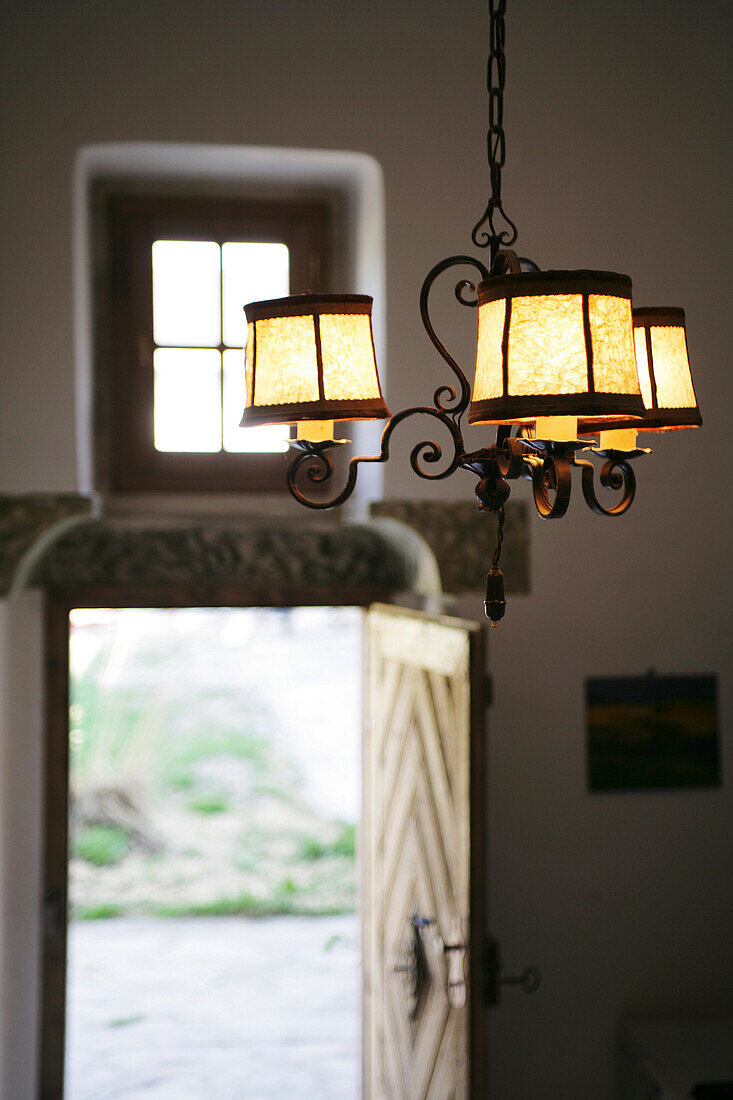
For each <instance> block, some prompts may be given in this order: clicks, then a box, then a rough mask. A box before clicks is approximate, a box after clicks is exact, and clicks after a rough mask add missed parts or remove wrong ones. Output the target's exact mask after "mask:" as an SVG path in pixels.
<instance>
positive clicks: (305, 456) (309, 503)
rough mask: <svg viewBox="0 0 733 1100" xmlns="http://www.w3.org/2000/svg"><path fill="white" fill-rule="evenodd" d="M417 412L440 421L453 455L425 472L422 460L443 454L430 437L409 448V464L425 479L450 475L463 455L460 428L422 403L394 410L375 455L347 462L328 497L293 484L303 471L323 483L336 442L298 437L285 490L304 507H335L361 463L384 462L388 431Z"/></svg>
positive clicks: (351, 486)
mask: <svg viewBox="0 0 733 1100" xmlns="http://www.w3.org/2000/svg"><path fill="white" fill-rule="evenodd" d="M420 415H422V416H432V417H433V418H434V419H435V420H439V421H440V423H441V424H443V425H445V427H446V428H447V429H448V431H449V433H450V436H451V440H452V443H453V456H452V457H451V459H450V462H449V463H448V465H447V466H446V467H445V469H444V470H440V471H439V472H438V473H434V474H433V473H429V472H428V471H427V470H426V469H425V468H424V467H423V465H422V463H423V462H428V463H436V462H439V461H440V460H441V458H442V457H443V448H442V447H441V446H440V444H439V443H436V442H435V441H434V440H432V439H424V440H421V441H420V442H419V443H416V444H415V446H414V447H413V448H412V450H411V452H410V465H411V467H412V469H413V470H414V472H415V473H416V474H417V475H418V477H422V478H425V479H426V480H428V481H440V480H442V479H443V478H445V477H450V475H451V474H452V473H453V472H454V470H457V469H458V467H459V466H460V465H461V460H462V458H463V437H462V436H461V430H460V428H459V427H458V425H457V424H456V423H455V422H454V421H453V420H452V419H451V417H450V416H449V415H448V414H447V413H445V412H444V411H443V410H442V409H434V408H431V407H430V406H429V405H422V406H416V407H415V408H411V409H403V410H402V412H399V413H395V415H394V416H393V417H392V418H391V419H390V420H388V421H387V423H386V425H385V428H384V431H383V432H382V442H381V448H380V451H379V454H377V455H355V456H354V457H353V458H352V459H351V460H350V461H349V467H348V474H347V477H346V482H345V483H344V486H343V488H342V489H341V492H340V493H338V494H337V495H336V496H335V497H332V498H330V499H329V500H313V499H312V498H311V497H308V496H306V495H305V493H304V492H303V491H302V489H300V487H299V486H298V485H297V478H298V475H299V473H300V472H301V471H304V472H305V476H306V478H307V479H308V480H309V481H311V482H313V484H314V485H321V484H324V483H325V482H327V481H328V480H329V479H330V477H331V475H332V474H333V460H332V458H331V456H330V454H329V453H328V452H329V450H330V449H331V448H332V447H334V446H338V443H336V442H334V441H333V440H329V441H327V442H325V443H310V442H308V441H306V440H298V441H297V442H296V446H297V447H298V448H299V450H300V454H298V455H296V456H295V458H294V459H293V460H292V461H291V463H290V465H289V467H288V470H287V475H286V476H287V483H288V489H289V490H290V492H291V493H292V495H293V496H294V497H295V499H296V500H297V501H298V502H299V503H300V504H303V505H305V507H306V508H314V509H317V510H319V511H323V510H325V509H327V508H337V507H338V506H339V505H341V504H343V503H344V502H345V501H346V500H348V499H349V497H350V496H351V494H352V492H353V491H354V487H355V485H356V478H357V475H358V472H359V466H360V465H361V463H362V462H364V463H366V462H386V461H387V460H388V458H389V443H390V439H391V437H392V432H393V431H394V430H395V428H396V427H397V425H398V424H401V423H402V421H403V420H407V418H408V417H410V416H420Z"/></svg>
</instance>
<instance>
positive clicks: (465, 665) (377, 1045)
mask: <svg viewBox="0 0 733 1100" xmlns="http://www.w3.org/2000/svg"><path fill="white" fill-rule="evenodd" d="M366 636H367V645H366V650H367V675H366V685H365V686H366V706H365V731H364V762H363V769H364V772H363V774H364V792H363V795H364V797H363V806H362V914H363V959H364V1100H483V1098H484V1097H485V1096H486V1091H485V1088H486V1085H485V1081H486V1075H485V1072H486V1065H485V1058H486V1052H485V1040H486V1035H485V1030H486V1019H485V1010H484V1008H483V1005H482V992H483V990H482V988H481V984H482V983H481V980H480V974H479V968H480V965H481V951H482V944H483V936H484V931H485V927H486V923H485V922H486V906H485V897H486V883H485V876H484V873H483V862H484V855H485V836H484V832H485V830H484V814H483V806H484V797H483V792H484V791H485V775H484V752H483V745H484V731H483V705H482V697H481V688H482V684H483V649H482V642H483V633H482V631H481V628H480V627H478V626H477V625H476V624H474V623H466V622H462V621H460V620H457V619H448V618H445V617H434V616H428V615H423V614H420V613H418V612H413V611H405V610H403V609H400V608H392V607H386V606H376V607H373V608H372V609H371V610H370V611H369V613H368V615H367V627H366Z"/></svg>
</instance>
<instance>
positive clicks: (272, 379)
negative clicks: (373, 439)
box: [242, 294, 389, 427]
mask: <svg viewBox="0 0 733 1100" xmlns="http://www.w3.org/2000/svg"><path fill="white" fill-rule="evenodd" d="M244 310H245V313H246V316H247V348H246V356H245V382H246V396H245V409H244V416H243V417H242V426H243V427H249V426H251V425H257V424H292V423H295V422H297V421H305V420H320V421H323V420H371V419H375V420H379V419H383V418H385V417H388V416H389V410H388V409H387V406H386V405H385V403H384V398H383V397H382V391H381V388H380V385H379V376H378V374H377V364H376V359H375V355H374V340H373V337H372V317H371V313H372V299H371V298H370V297H368V296H366V295H357V294H352V295H335V294H297V295H293V296H291V297H289V298H276V299H274V300H272V301H269V302H252V303H250V304H249V305H247V306H245V307H244Z"/></svg>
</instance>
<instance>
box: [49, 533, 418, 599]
mask: <svg viewBox="0 0 733 1100" xmlns="http://www.w3.org/2000/svg"><path fill="white" fill-rule="evenodd" d="M385 527H387V525H385ZM398 528H399V525H396V524H395V525H394V528H391V527H390V529H389V530H387V529H385V530H382V529H381V528H380V525H378V524H374V525H356V524H354V525H352V524H338V525H332V526H328V527H325V526H323V527H317V526H297V527H296V526H294V525H292V524H289V525H287V526H285V525H277V524H273V525H269V526H265V525H263V524H262V523H260V524H259V525H256V524H253V523H250V525H248V526H239V525H232V524H227V525H218V526H217V525H216V524H214V523H211V522H209V523H207V524H206V525H202V524H198V525H177V526H176V525H166V526H160V525H159V524H156V525H155V526H153V525H152V524H150V525H148V526H144V525H143V526H138V527H133V528H131V527H130V526H129V524H127V525H126V524H124V523H121V522H120V521H100V522H95V523H91V524H87V525H86V526H85V527H83V528H79V529H78V530H74V531H70V532H69V533H68V534H66V535H65V536H64V537H63V538H61V539H59V540H58V541H57V542H56V543H55V544H54V546H53V547H52V548H51V550H50V552H49V553H47V554H46V555H45V556H44V557H43V559H42V560H41V561H39V562H38V564H37V566H36V568H35V570H34V572H33V575H32V577H31V578H30V583H31V584H32V585H34V586H37V587H46V588H49V587H72V586H77V585H89V586H95V587H96V586H98V587H102V588H114V587H122V586H166V585H169V586H170V585H206V584H225V583H232V584H241V585H245V586H248V587H261V588H262V589H263V590H267V589H272V588H276V587H278V586H286V587H290V588H298V589H303V588H314V589H316V588H317V589H318V590H319V591H322V590H324V589H325V590H326V591H327V590H328V589H330V588H339V589H342V590H343V589H352V590H353V589H356V588H365V589H367V588H377V589H381V590H384V591H391V592H398V591H416V590H417V591H419V590H420V586H421V581H420V578H421V577H424V576H425V562H424V558H425V556H427V558H428V559H429V560H430V561H432V555H431V554H430V552H429V550H428V549H427V547H425V545H424V543H422V540H418V541H417V542H416V540H415V538H414V534H413V533H412V532H409V531H404V532H403V535H402V536H400V533H399V530H398ZM433 567H434V563H433Z"/></svg>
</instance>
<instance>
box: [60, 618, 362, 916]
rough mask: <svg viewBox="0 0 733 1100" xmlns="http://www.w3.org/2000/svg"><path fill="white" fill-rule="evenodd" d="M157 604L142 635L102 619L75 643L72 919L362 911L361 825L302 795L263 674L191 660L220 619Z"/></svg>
mask: <svg viewBox="0 0 733 1100" xmlns="http://www.w3.org/2000/svg"><path fill="white" fill-rule="evenodd" d="M118 614H119V613H118ZM128 614H133V613H128ZM134 614H137V615H139V616H141V617H142V616H143V615H144V614H145V613H141V612H137V613H134ZM148 614H149V615H150V619H149V620H147V619H144V620H143V619H141V621H142V623H143V626H144V627H145V629H142V630H138V631H137V633H136V634H135V636H134V645H133V644H131V642H130V637H129V635H128V636H127V637H126V636H125V635H124V632H123V631H120V630H119V629H117V628H115V629H113V628H112V627H107V626H106V625H105V624H104V621H102V622H101V624H100V626H99V627H97V626H95V625H92V626H91V627H88V628H87V627H83V628H82V629H81V630H80V632H79V634H80V636H82V635H84V632H85V631H86V636H84V637H82V640H83V642H84V645H85V646H86V650H85V651H83V652H82V650H81V647H80V648H79V652H80V653H81V657H79V658H78V659H75V656H76V655H75V651H74V649H73V645H72V680H71V707H70V747H71V793H72V809H71V844H70V849H71V855H72V859H71V883H70V887H71V889H70V894H71V911H72V915H73V916H75V917H78V918H79V919H86V920H89V919H98V918H105V917H111V916H117V915H123V914H154V915H158V916H184V915H187V914H190V915H205V916H210V915H232V914H236V915H247V916H267V915H272V914H280V913H293V914H297V913H303V914H312V915H316V914H325V913H328V914H332V913H341V912H347V911H351V910H353V909H354V908H355V904H356V869H355V847H356V838H355V826H354V825H353V823H349V822H344V821H337V820H328V819H324V818H323V817H322V816H319V814H318V813H317V812H316V811H314V810H313V809H312V808H311V807H310V806H308V805H307V804H306V803H305V802H304V799H303V796H302V793H301V780H300V775H299V773H298V769H297V767H296V766H295V764H294V763H293V762H292V761H291V760H289V759H287V758H285V757H284V756H283V754H282V752H281V751H280V750H279V749H278V747H277V746H278V744H279V743H280V742H279V740H278V737H277V728H276V723H275V721H274V719H273V714H272V712H271V709H270V707H269V706H268V703H267V700H266V698H264V697H263V696H261V695H260V694H258V693H257V691H256V690H254V689H253V688H252V686H251V683H250V682H248V681H245V680H243V678H242V677H241V675H240V676H236V675H235V676H232V675H229V676H227V675H225V670H223V671H222V675H221V677H220V678H219V679H218V680H217V678H216V676H215V675H213V674H212V665H213V660H214V659H213V658H212V659H211V663H210V665H209V667H207V669H205V672H206V674H207V676H208V681H207V682H205V683H202V682H201V679H202V678H201V677H199V675H198V672H197V670H196V669H195V668H194V661H195V659H196V655H198V659H199V660H200V654H201V653H202V652H203V653H205V654H206V653H213V652H215V647H216V644H217V637H216V629H218V628H216V627H215V625H214V624H212V626H211V628H209V626H208V621H204V620H203V619H202V622H201V625H200V626H197V629H196V630H195V631H193V632H191V633H189V634H186V633H185V632H183V631H179V632H178V633H176V631H175V630H173V631H171V630H170V629H169V628H167V627H166V628H165V629H163V628H164V627H165V626H166V624H165V623H164V621H163V616H164V614H165V613H163V612H151V613H148ZM156 615H157V616H158V618H157V619H156V617H155V616H156ZM149 624H152V625H149ZM208 629H210V631H211V633H210V636H208V637H207V635H206V630H208ZM82 658H83V659H82ZM214 672H216V669H215V668H214ZM203 679H206V677H203ZM211 681H215V682H211ZM100 807H101V811H104V812H101V811H100ZM111 822H115V823H114V824H112V823H111Z"/></svg>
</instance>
